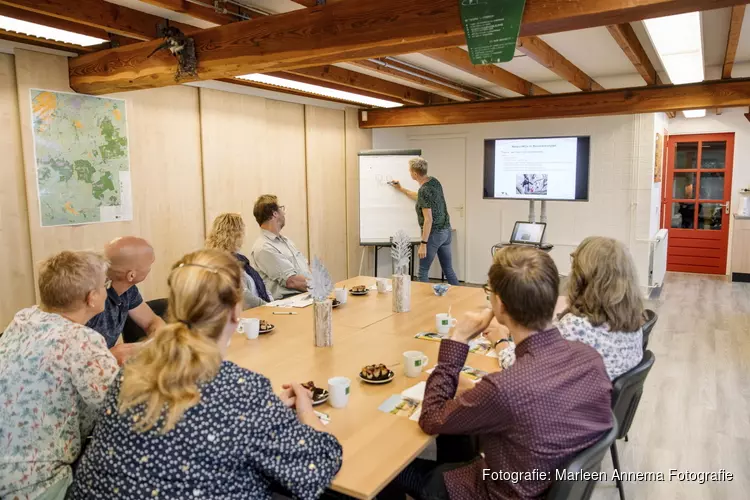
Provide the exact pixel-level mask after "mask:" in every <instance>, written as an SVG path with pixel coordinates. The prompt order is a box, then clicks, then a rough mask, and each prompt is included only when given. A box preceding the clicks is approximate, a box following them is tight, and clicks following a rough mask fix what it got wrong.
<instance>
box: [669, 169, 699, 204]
mask: <svg viewBox="0 0 750 500" xmlns="http://www.w3.org/2000/svg"><path fill="white" fill-rule="evenodd" d="M672 198H674V199H676V200H694V199H695V173H694V172H675V174H674V180H673V181H672Z"/></svg>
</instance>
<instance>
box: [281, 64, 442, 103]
mask: <svg viewBox="0 0 750 500" xmlns="http://www.w3.org/2000/svg"><path fill="white" fill-rule="evenodd" d="M285 74H293V75H299V76H303V77H307V78H310V79H312V80H315V81H316V84H317V85H324V86H330V84H335V85H338V86H341V87H345V88H346V90H347V91H349V92H358V93H361V91H363V90H364V91H367V92H372V93H375V94H378V97H379V98H381V99H391V100H393V98H395V99H397V100H398V102H404V103H408V104H427V103H428V102H429V101H430V98H429V96H428V94H427V92H425V91H423V90H419V89H414V88H411V87H407V86H406V85H401V84H399V83H394V82H390V81H388V80H381V79H380V78H375V77H374V76H370V75H366V74H364V73H357V72H356V71H350V70H348V69H345V68H339V67H338V66H330V65H326V66H316V67H313V68H297V69H294V70H291V71H289V72H285ZM284 78H286V77H284Z"/></svg>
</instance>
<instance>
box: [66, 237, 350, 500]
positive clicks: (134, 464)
mask: <svg viewBox="0 0 750 500" xmlns="http://www.w3.org/2000/svg"><path fill="white" fill-rule="evenodd" d="M169 288H170V293H169V314H170V322H169V324H167V326H165V327H164V328H163V329H162V330H161V331H160V332H159V333H158V334H157V335H156V336H155V337H154V340H153V341H152V342H150V343H149V344H148V345H147V346H146V347H144V348H143V350H142V351H141V352H140V353H139V354H138V356H137V357H135V358H134V359H133V360H132V361H131V362H130V363H128V364H127V365H126V366H125V367H124V368H123V369H122V371H121V372H120V374H119V375H118V376H117V378H116V380H115V383H114V384H113V386H112V388H111V390H110V391H109V393H108V395H107V399H106V401H105V404H104V409H103V412H104V413H103V415H101V417H100V420H99V422H98V423H97V426H96V429H95V431H94V435H93V440H92V442H91V443H90V445H89V446H88V449H87V450H86V452H85V453H84V455H83V457H82V459H81V463H80V466H79V468H78V471H77V473H76V477H75V480H74V483H73V486H72V487H71V490H70V491H69V498H73V499H93V498H107V499H144V498H150V499H186V498H201V499H222V500H229V499H240V498H241V499H247V498H253V499H270V498H271V491H272V489H276V490H278V489H281V490H285V491H287V492H288V493H289V494H291V495H293V496H294V497H296V498H302V499H314V498H317V497H319V496H320V495H321V494H322V493H323V491H324V490H325V488H326V486H328V485H329V484H330V482H331V480H332V479H333V477H334V476H335V475H336V473H337V472H338V470H339V468H340V466H341V446H340V445H339V443H338V441H337V440H336V438H335V437H333V436H331V435H330V434H327V433H325V432H323V431H322V426H321V424H320V421H319V420H318V418H317V417H316V415H315V413H314V412H313V409H312V403H311V401H310V396H309V393H308V392H307V391H306V390H305V389H304V388H302V387H301V386H300V385H299V384H291V385H289V386H285V388H284V392H283V393H282V394H280V395H279V396H277V395H275V394H274V393H273V391H272V388H271V383H270V382H269V380H268V379H267V378H265V377H263V376H262V375H260V374H257V373H254V372H252V371H249V370H246V369H243V368H240V367H239V366H237V365H235V364H233V363H231V362H229V361H224V360H223V357H224V354H225V351H226V347H227V343H228V341H229V339H230V337H231V335H232V334H233V333H234V331H235V330H236V328H237V323H238V321H239V317H240V313H241V311H242V286H241V270H240V267H239V264H238V263H237V260H236V259H235V258H234V257H232V256H231V255H230V254H228V253H225V252H221V251H218V250H202V251H199V252H195V253H192V254H189V255H186V256H185V257H183V259H182V260H180V261H179V262H178V263H177V264H176V265H175V266H174V268H173V269H172V272H171V274H170V276H169ZM293 409H296V412H295V411H293Z"/></svg>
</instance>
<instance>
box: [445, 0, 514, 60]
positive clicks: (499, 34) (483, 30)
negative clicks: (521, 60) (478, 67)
mask: <svg viewBox="0 0 750 500" xmlns="http://www.w3.org/2000/svg"><path fill="white" fill-rule="evenodd" d="M458 2H460V5H461V21H462V22H463V25H464V33H465V34H466V44H467V45H468V46H469V57H470V58H471V62H472V64H494V63H499V62H508V61H510V60H511V59H513V54H514V53H515V51H516V40H517V39H518V32H519V31H520V29H521V18H522V17H523V8H524V6H525V4H526V0H458Z"/></svg>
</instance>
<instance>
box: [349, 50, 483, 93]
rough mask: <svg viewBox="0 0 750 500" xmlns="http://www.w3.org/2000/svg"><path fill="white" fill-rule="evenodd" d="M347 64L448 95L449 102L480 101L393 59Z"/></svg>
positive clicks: (452, 84) (449, 81) (453, 85)
mask: <svg viewBox="0 0 750 500" xmlns="http://www.w3.org/2000/svg"><path fill="white" fill-rule="evenodd" d="M349 64H353V65H354V66H357V67H359V68H363V69H368V70H370V71H377V72H378V73H383V74H385V75H390V76H393V77H396V78H400V79H401V80H404V81H407V82H411V83H415V84H417V85H422V86H423V87H428V88H429V89H431V90H434V91H436V92H442V93H444V94H448V95H450V96H451V100H454V101H455V100H461V101H476V100H478V99H481V97H480V96H479V95H478V94H476V93H474V92H470V91H468V90H464V89H463V88H461V86H460V85H459V84H457V83H455V82H453V81H451V80H448V79H447V78H443V77H440V76H438V75H433V74H432V73H429V72H427V71H424V70H422V69H419V68H415V67H412V66H410V65H407V64H403V63H401V62H399V61H396V60H394V59H385V58H383V59H376V60H371V59H365V60H362V61H349Z"/></svg>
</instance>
